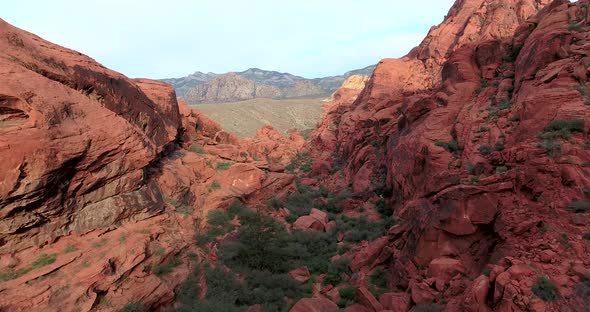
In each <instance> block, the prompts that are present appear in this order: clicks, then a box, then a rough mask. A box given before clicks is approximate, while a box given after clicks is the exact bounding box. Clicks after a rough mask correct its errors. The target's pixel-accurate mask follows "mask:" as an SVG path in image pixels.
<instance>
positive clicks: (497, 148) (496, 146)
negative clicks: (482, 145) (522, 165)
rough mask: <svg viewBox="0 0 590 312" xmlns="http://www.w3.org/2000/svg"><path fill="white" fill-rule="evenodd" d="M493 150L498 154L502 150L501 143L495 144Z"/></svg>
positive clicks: (502, 144) (502, 145)
mask: <svg viewBox="0 0 590 312" xmlns="http://www.w3.org/2000/svg"><path fill="white" fill-rule="evenodd" d="M494 150H496V151H498V152H500V151H503V150H504V143H502V142H496V144H495V145H494Z"/></svg>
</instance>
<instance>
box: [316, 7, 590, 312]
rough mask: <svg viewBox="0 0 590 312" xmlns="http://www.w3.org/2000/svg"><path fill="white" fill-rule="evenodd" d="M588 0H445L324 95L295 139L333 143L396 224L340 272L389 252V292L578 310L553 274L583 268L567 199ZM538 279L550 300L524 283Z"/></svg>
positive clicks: (574, 165)
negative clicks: (343, 95) (432, 22)
mask: <svg viewBox="0 0 590 312" xmlns="http://www.w3.org/2000/svg"><path fill="white" fill-rule="evenodd" d="M588 6H589V2H588V1H578V2H577V3H569V2H568V1H559V0H558V1H554V2H552V3H550V4H549V3H548V2H547V1H507V0H506V1H483V0H482V1H475V0H474V1H467V0H466V1H457V3H456V4H455V6H453V8H452V9H451V10H450V12H449V15H448V16H447V18H446V19H445V21H444V22H443V23H442V24H441V25H440V26H438V27H435V28H433V29H432V30H431V32H430V33H429V35H428V37H427V38H426V39H425V41H424V42H423V43H422V44H421V45H420V46H419V47H417V48H416V49H414V50H412V52H410V54H408V55H407V56H406V57H404V58H402V59H396V60H384V61H382V62H381V63H380V64H379V65H378V66H377V68H376V70H375V72H374V74H373V76H372V77H371V79H370V80H369V82H368V84H367V87H366V88H365V89H364V90H363V91H362V92H361V93H360V95H359V96H358V98H357V99H356V100H348V101H346V102H345V104H344V105H343V104H342V103H339V101H340V99H338V98H336V99H335V102H334V104H332V105H336V104H338V105H339V106H340V108H336V109H333V110H332V112H331V113H328V114H327V117H326V120H324V122H323V123H322V126H321V127H320V129H318V130H317V131H316V132H315V133H314V134H313V135H312V138H313V139H312V141H311V142H310V143H309V148H310V150H311V151H313V150H328V151H329V153H318V155H319V157H321V158H322V159H323V160H328V159H333V156H332V155H331V153H332V152H334V151H335V152H336V153H337V157H336V159H339V161H340V162H341V163H343V164H344V165H345V168H344V169H345V170H344V173H343V175H344V176H345V179H346V181H349V182H350V183H351V184H352V185H353V188H354V191H356V192H362V191H373V192H375V193H378V194H379V195H382V196H385V197H386V198H387V199H388V202H389V204H390V205H392V206H393V207H395V208H396V211H395V217H396V218H398V219H399V220H400V222H399V224H398V225H396V226H394V227H393V228H392V229H390V231H389V233H388V235H387V237H386V238H384V239H385V240H386V244H385V246H384V244H383V239H380V240H377V241H375V242H373V243H371V244H370V246H367V247H365V248H362V249H360V251H358V252H356V255H355V256H354V258H353V259H354V260H353V270H354V271H355V272H361V273H362V272H366V271H367V270H370V269H371V268H373V267H374V266H375V265H379V264H382V263H389V264H388V268H389V270H390V272H391V276H392V278H391V280H390V283H391V285H390V286H391V287H394V288H395V289H396V291H400V290H401V291H404V292H407V293H410V294H411V300H412V304H429V303H438V304H440V303H442V302H445V303H447V304H446V310H448V311H455V310H467V311H487V310H496V311H516V310H517V311H525V310H530V311H542V310H543V311H544V310H549V311H558V310H563V309H565V308H566V307H569V308H571V309H573V310H579V309H581V308H582V307H584V306H585V305H587V303H584V300H587V298H581V297H580V296H579V294H577V293H576V292H575V291H572V290H573V289H576V287H579V285H580V283H581V282H583V280H582V279H580V277H579V275H575V274H574V273H568V272H572V271H571V269H572V267H573V266H574V265H578V267H580V266H581V267H587V266H588V265H590V263H588V261H587V259H589V257H588V256H589V255H590V254H589V253H590V249H589V247H588V245H587V243H586V242H585V241H584V239H583V238H582V235H583V234H584V233H588V232H590V227H589V225H590V224H589V223H588V222H587V221H584V220H585V219H587V215H586V214H584V213H581V214H575V213H573V212H572V209H571V208H568V206H570V204H571V203H572V202H576V201H582V202H588V195H587V194H585V193H584V190H586V189H587V188H588V187H589V185H590V179H589V173H590V172H588V170H587V169H585V168H586V167H587V164H588V163H590V153H588V151H587V150H586V149H585V148H584V146H585V144H587V141H588V137H587V136H588V135H587V129H588V117H587V116H588V110H589V107H588V106H587V104H585V101H587V99H588V94H589V92H590V91H589V90H588V84H587V81H588V77H589V75H590V72H589V69H590V66H589V65H590V45H589V44H588V42H589V39H590V36H589V34H590V32H588V23H589V22H588V19H587V18H588ZM537 12H539V13H538V14H536V13H537ZM519 25H520V26H519ZM351 98H352V97H351ZM560 120H565V121H566V122H562V121H560ZM556 121H557V122H556ZM552 122H553V124H552V125H551V126H549V125H550V124H551V123H552ZM568 127H569V129H570V130H567V129H568ZM560 129H561V130H560ZM561 138H565V139H561ZM381 181H383V182H384V183H382V182H381ZM320 183H322V182H320ZM345 183H346V182H345ZM547 228H551V229H559V230H557V231H548V232H547V231H546V229H547ZM377 250H382V252H376V251H377ZM373 251H375V252H373ZM369 255H373V256H369ZM552 257H555V258H556V259H555V261H554V260H553V259H551V258H552ZM372 259H379V261H375V260H372ZM388 259H389V261H388ZM489 265H493V266H489ZM489 268H493V270H492V272H495V273H490V276H489V278H488V277H487V276H486V275H484V274H483V273H484V271H486V270H488V269H489ZM492 274H493V276H492ZM541 275H547V276H548V277H549V278H550V279H551V280H553V282H554V283H555V285H557V288H558V292H559V294H560V295H559V298H558V299H557V300H556V301H555V302H543V301H542V300H540V299H539V298H538V297H537V296H536V295H535V294H534V293H533V291H532V285H533V284H534V283H535V281H536V279H537V278H538V277H539V276H541ZM580 287H581V286H580Z"/></svg>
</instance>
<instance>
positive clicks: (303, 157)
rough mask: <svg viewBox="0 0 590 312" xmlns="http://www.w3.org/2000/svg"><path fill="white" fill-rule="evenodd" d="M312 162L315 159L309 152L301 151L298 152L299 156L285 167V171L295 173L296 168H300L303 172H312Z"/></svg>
mask: <svg viewBox="0 0 590 312" xmlns="http://www.w3.org/2000/svg"><path fill="white" fill-rule="evenodd" d="M312 163H313V159H311V157H310V156H309V154H308V153H300V154H297V157H296V158H295V159H294V160H293V161H292V162H291V163H290V164H289V165H288V166H287V168H285V171H287V172H289V173H294V172H295V170H297V169H299V170H300V171H301V172H304V173H308V172H311V165H312Z"/></svg>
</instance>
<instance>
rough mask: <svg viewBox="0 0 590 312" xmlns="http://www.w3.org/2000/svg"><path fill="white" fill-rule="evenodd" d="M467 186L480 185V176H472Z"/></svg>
mask: <svg viewBox="0 0 590 312" xmlns="http://www.w3.org/2000/svg"><path fill="white" fill-rule="evenodd" d="M465 184H468V185H479V176H471V177H469V180H467V182H466V183H465Z"/></svg>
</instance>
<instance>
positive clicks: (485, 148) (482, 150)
mask: <svg viewBox="0 0 590 312" xmlns="http://www.w3.org/2000/svg"><path fill="white" fill-rule="evenodd" d="M491 153H492V147H491V146H489V145H487V144H483V145H480V146H479V154H480V155H481V156H487V155H489V154H491Z"/></svg>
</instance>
